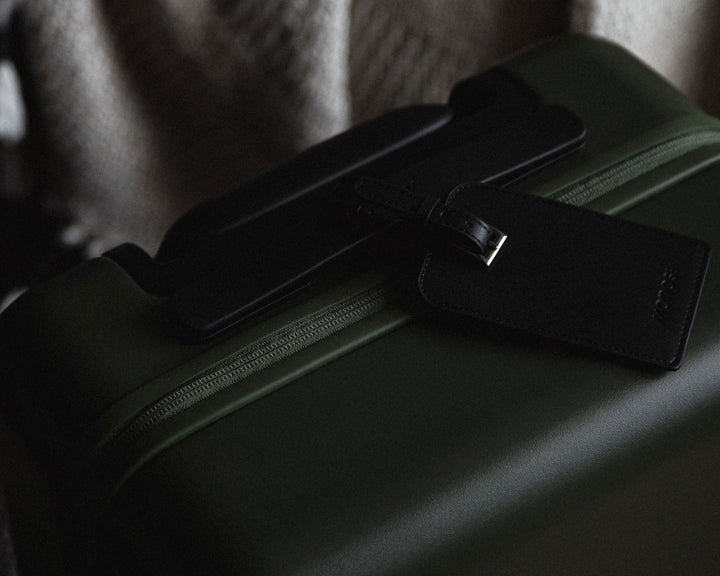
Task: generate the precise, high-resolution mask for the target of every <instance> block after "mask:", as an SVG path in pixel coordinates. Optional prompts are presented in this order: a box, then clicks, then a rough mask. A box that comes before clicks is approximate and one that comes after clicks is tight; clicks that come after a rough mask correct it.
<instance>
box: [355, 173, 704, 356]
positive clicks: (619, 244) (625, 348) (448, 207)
mask: <svg viewBox="0 0 720 576" xmlns="http://www.w3.org/2000/svg"><path fill="white" fill-rule="evenodd" d="M357 192H358V196H359V197H360V198H362V200H363V202H366V203H368V209H369V210H371V211H374V213H375V214H376V215H379V216H382V215H383V214H382V212H384V216H385V217H388V216H389V215H393V216H394V217H395V218H403V219H404V220H406V221H408V222H414V226H415V228H416V229H420V230H422V231H424V232H426V234H425V235H426V237H427V238H428V239H429V242H430V246H431V247H430V249H429V251H428V252H427V254H426V256H425V259H424V262H423V265H422V269H421V271H420V275H419V279H418V286H419V290H420V294H421V295H422V297H423V298H424V300H425V301H426V302H427V303H428V304H430V305H431V306H432V307H433V308H435V309H438V310H440V311H442V312H443V313H446V314H449V315H451V316H452V315H456V316H460V317H470V318H473V319H476V320H479V321H482V322H487V323H490V324H495V325H500V326H504V327H508V328H511V329H514V330H520V331H523V332H527V333H531V334H535V335H538V336H542V337H545V338H549V339H551V340H556V341H561V342H565V343H569V344H573V345H578V346H581V347H585V348H589V349H592V350H599V351H602V352H609V353H611V354H614V355H618V356H622V357H625V358H630V359H633V360H637V361H640V362H643V363H647V364H652V365H655V366H659V367H662V368H665V369H677V368H678V367H679V366H680V363H681V361H682V357H683V354H684V352H685V348H686V345H687V341H688V338H689V335H690V330H691V327H692V323H693V319H694V317H695V312H696V310H697V306H698V302H699V299H700V294H701V291H702V285H703V282H704V278H705V274H706V271H707V267H708V262H709V257H710V248H709V247H708V245H707V244H705V243H704V242H701V241H698V240H694V239H692V238H687V237H685V236H681V235H678V234H674V233H671V232H667V231H665V230H660V229H657V228H651V227H648V226H644V225H642V224H638V223H634V222H630V221H627V220H623V219H621V218H618V217H614V216H608V215H605V214H601V213H599V212H594V211H591V210H587V209H584V208H579V207H576V206H572V205H569V204H564V203H561V202H557V201H553V200H549V199H545V198H540V197H537V196H532V195H529V194H523V193H517V192H511V191H509V190H507V189H498V188H493V187H489V186H485V185H481V184H463V185H461V186H458V187H456V188H455V189H454V190H453V191H452V192H451V193H450V195H449V196H448V199H447V201H446V202H444V203H442V202H440V201H437V202H436V201H435V200H434V199H427V198H420V197H417V196H414V195H413V194H412V193H411V192H410V191H408V190H403V189H399V188H397V187H393V186H388V185H386V184H383V183H378V182H374V181H368V180H365V181H363V182H361V183H359V184H358V186H357ZM499 230H502V231H503V232H502V233H501V232H499ZM458 248H460V249H458ZM478 256H479V257H480V258H478ZM490 263H492V265H490Z"/></svg>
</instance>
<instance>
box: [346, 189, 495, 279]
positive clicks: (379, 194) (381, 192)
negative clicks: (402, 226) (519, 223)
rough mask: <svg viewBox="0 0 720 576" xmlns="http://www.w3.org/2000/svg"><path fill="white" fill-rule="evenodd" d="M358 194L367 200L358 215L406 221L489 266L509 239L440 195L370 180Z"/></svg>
mask: <svg viewBox="0 0 720 576" xmlns="http://www.w3.org/2000/svg"><path fill="white" fill-rule="evenodd" d="M355 194H356V195H357V196H358V197H360V198H362V199H363V200H364V201H365V203H361V204H358V205H357V207H356V209H357V210H358V211H359V212H361V213H364V214H366V215H368V216H380V217H384V218H385V219H389V218H392V217H395V218H400V219H402V220H407V221H409V222H411V223H412V224H414V225H415V226H416V227H417V228H419V229H420V230H422V233H423V234H424V235H425V236H427V237H431V238H434V239H435V240H439V241H444V242H448V243H450V244H452V245H453V246H455V247H457V248H459V249H461V250H463V251H464V252H467V253H468V254H471V255H473V256H475V257H476V258H477V259H479V260H480V261H482V262H483V263H484V264H485V265H486V266H490V264H492V261H493V260H494V259H495V256H497V254H498V252H499V251H500V248H502V245H503V243H504V242H505V240H506V239H507V236H506V235H505V234H504V233H503V232H501V231H500V230H498V229H497V228H495V227H494V226H492V225H491V224H488V223H486V222H484V221H483V220H481V219H480V218H478V217H477V216H476V215H475V214H473V213H472V212H469V211H468V210H465V209H464V208H462V207H459V206H455V205H453V204H451V203H446V202H443V201H442V200H441V199H440V198H439V197H438V196H433V195H426V196H421V195H417V194H413V193H412V192H411V191H410V190H407V189H405V188H401V187H399V186H395V185H392V184H389V183H387V182H384V181H381V180H371V179H367V178H363V179H361V180H359V181H358V182H357V183H356V184H355ZM379 212H382V213H380V214H379Z"/></svg>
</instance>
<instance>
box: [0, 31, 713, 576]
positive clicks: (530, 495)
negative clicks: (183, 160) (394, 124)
mask: <svg viewBox="0 0 720 576" xmlns="http://www.w3.org/2000/svg"><path fill="white" fill-rule="evenodd" d="M500 70H501V71H502V74H504V75H509V77H512V78H514V79H515V81H519V82H520V83H522V84H523V85H525V86H527V87H529V88H530V89H531V90H532V91H533V92H534V94H535V95H536V97H537V98H538V99H539V100H540V101H541V102H543V103H545V104H551V105H562V106H565V107H567V108H568V109H569V110H571V111H572V112H574V113H575V114H576V115H577V116H578V117H579V118H581V119H582V121H583V122H584V124H585V126H586V128H587V134H586V137H585V145H584V148H583V149H582V150H580V151H578V152H576V153H574V154H572V155H569V156H567V157H565V158H563V159H561V160H559V161H557V162H555V163H554V164H552V165H551V166H546V167H544V168H543V169H542V170H538V171H537V172H535V173H533V174H531V175H530V176H528V177H525V178H523V179H521V180H519V181H518V182H516V183H514V184H513V185H512V187H513V189H514V190H516V191H521V192H524V193H528V194H532V195H537V196H542V197H546V198H550V199H553V200H558V201H561V202H564V203H568V204H572V205H576V206H584V207H586V208H589V209H591V210H594V211H599V212H604V213H608V214H612V215H619V216H620V217H621V218H623V219H627V220H630V221H635V222H639V223H642V224H645V225H650V226H653V227H658V228H662V229H666V230H669V231H673V232H677V233H679V234H683V235H686V236H691V237H693V238H697V239H699V240H701V241H704V242H706V243H707V244H709V245H710V246H711V247H714V246H717V245H718V244H719V243H720V226H718V217H719V216H720V194H719V193H718V192H717V181H718V180H719V179H720V122H718V121H717V120H716V119H714V118H712V117H709V116H708V115H706V114H704V113H703V112H701V111H700V110H699V109H698V108H697V107H696V106H695V105H694V104H692V103H691V102H689V101H688V100H687V99H686V98H685V97H683V96H682V95H680V94H679V93H678V92H677V91H676V90H675V89H674V88H672V87H671V86H669V85H668V84H667V83H666V82H665V81H664V80H663V79H662V78H660V77H659V76H658V75H656V74H655V73H654V72H652V71H650V70H649V69H648V68H646V67H645V66H644V65H643V64H641V63H640V62H638V61H637V60H635V59H634V58H633V57H632V56H631V55H629V54H628V53H627V52H625V51H624V50H622V49H620V48H618V47H616V46H614V45H612V44H608V43H606V42H604V41H600V40H596V39H591V38H585V37H566V38H561V39H557V40H555V41H552V42H550V43H548V44H545V45H542V46H540V47H538V48H535V49H533V50H530V51H527V52H525V53H523V54H520V55H518V56H516V57H514V58H512V59H510V60H508V61H506V62H504V63H502V64H501V65H500ZM458 184H460V182H458ZM500 257H502V255H501V256H500ZM369 261H370V262H372V259H370V260H369ZM362 262H363V264H362V265H357V266H352V265H351V266H350V267H348V266H345V267H343V268H342V271H341V272H340V271H335V270H331V271H329V272H325V273H322V276H323V278H322V282H320V283H318V284H317V285H316V288H315V290H314V292H313V293H312V294H311V295H310V296H306V297H304V298H297V299H290V300H288V301H287V302H285V303H284V304H283V305H282V306H279V307H275V308H272V309H271V310H270V311H265V312H264V313H262V314H260V315H256V316H255V317H253V318H252V319H251V320H249V321H245V322H241V323H239V324H237V325H235V326H233V327H231V328H229V329H227V330H226V331H225V332H223V333H222V334H221V335H220V336H217V337H214V338H211V339H210V340H208V341H203V342H194V341H188V340H187V339H184V338H181V337H180V336H179V335H178V333H177V331H176V330H174V327H173V325H172V324H170V323H169V322H168V320H167V313H168V312H167V298H164V297H163V296H158V295H153V294H151V293H149V292H148V290H146V289H143V288H141V286H140V285H139V284H138V283H137V282H136V281H135V280H134V279H133V276H132V274H130V273H129V272H128V270H127V268H126V267H124V266H123V265H122V263H121V262H120V263H119V261H118V260H117V259H113V258H111V257H101V258H97V259H95V260H92V261H90V262H88V263H86V264H83V265H81V266H80V267H78V268H75V269H73V270H71V271H70V272H68V273H66V274H64V275H62V276H60V277H57V278H55V279H53V280H50V281H48V282H46V283H44V284H43V285H40V286H37V287H35V288H33V289H32V290H31V291H29V292H28V293H27V294H25V295H24V296H23V297H22V298H20V299H19V300H18V301H17V302H16V303H15V304H14V305H13V306H12V307H11V308H10V309H9V310H8V311H7V312H6V313H5V314H4V315H3V317H2V318H0V326H1V328H0V329H1V330H2V332H1V333H0V334H1V338H2V345H1V346H2V348H1V350H0V351H1V352H2V354H1V362H2V363H1V364H0V366H2V371H3V372H2V374H3V375H2V388H3V408H4V412H5V413H6V415H5V418H6V419H7V420H8V422H9V423H10V424H9V426H10V427H11V428H12V430H13V431H15V432H17V434H18V435H19V436H20V437H22V438H23V439H24V440H25V441H26V442H27V446H28V447H29V448H28V450H29V453H30V454H32V456H33V458H35V459H36V460H37V462H38V464H37V466H38V469H39V471H40V472H38V474H37V475H38V476H40V477H41V478H44V479H45V483H42V484H40V483H39V484H38V486H45V488H46V490H45V491H44V492H42V493H41V492H38V496H37V497H38V498H40V494H48V495H49V496H47V498H48V501H49V502H50V501H51V502H53V506H54V508H52V509H48V512H47V519H48V522H51V521H53V522H56V523H57V526H58V528H57V530H58V532H57V534H58V549H59V552H58V555H59V560H58V562H63V563H66V570H68V572H67V573H72V574H75V573H79V572H81V571H82V570H87V571H88V572H89V573H94V574H99V573H108V574H133V575H136V574H153V575H160V574H172V575H179V574H214V575H221V574H257V575H265V574H267V575H270V574H273V575H278V574H293V575H305V574H307V575H314V576H317V575H321V574H480V573H487V574H546V573H547V574H558V573H574V574H580V573H581V574H595V573H597V574H607V573H633V574H635V573H652V574H661V573H662V574H713V573H717V570H720V552H719V551H718V549H717V546H716V542H717V541H718V536H720V498H719V497H718V490H717V484H718V481H719V480H720V465H718V458H717V456H718V455H719V452H720V450H719V445H718V438H719V437H720V429H719V427H718V424H717V422H718V420H717V415H718V411H719V409H720V301H718V298H717V296H716V295H717V293H718V289H719V288H720V286H719V283H720V262H718V261H717V260H711V262H710V265H709V269H708V273H707V278H706V281H705V287H704V289H703V295H702V297H701V299H700V304H699V307H698V310H697V314H696V318H695V322H694V326H693V328H692V331H691V332H690V334H689V338H688V342H687V349H686V352H685V357H684V360H683V363H682V365H681V366H680V368H679V369H678V370H664V369H661V368H657V367H653V366H649V365H647V364H644V363H641V362H636V361H633V360H628V359H623V358H619V357H616V356H615V355H612V354H607V353H605V352H598V351H593V350H588V349H585V348H583V347H577V346H572V345H568V344H565V343H562V342H555V341H553V340H550V339H547V338H541V337H537V336H533V335H526V334H522V333H518V332H515V331H512V330H506V329H503V328H496V327H492V326H490V325H486V324H483V323H480V324H477V323H473V322H466V321H458V322H452V321H447V319H443V318H438V317H437V315H436V314H434V313H431V312H429V311H428V310H427V309H426V307H425V306H423V305H422V304H421V303H419V302H418V300H417V299H416V298H415V297H413V295H408V294H407V289H406V287H405V285H404V284H403V279H398V278H397V277H396V276H395V275H394V274H393V272H392V270H388V268H387V266H382V265H372V264H367V262H368V259H363V260H362ZM522 273H523V271H522V270H518V274H522ZM3 465H5V463H3ZM38 490H40V488H38ZM12 497H13V495H12V494H9V495H8V500H10V499H11V498H12ZM44 497H45V496H43V498H44ZM32 500H33V499H32V497H30V498H25V501H24V502H23V501H22V498H19V499H18V501H16V502H14V503H13V504H12V506H11V509H12V510H14V511H15V513H14V516H13V519H14V525H15V531H16V532H15V533H16V535H17V536H16V540H17V546H18V550H19V555H20V561H21V564H24V565H25V566H27V570H28V572H27V573H32V572H33V570H34V569H36V570H38V573H39V572H40V571H41V570H42V569H43V562H42V561H40V560H38V558H37V556H38V555H41V551H40V550H37V549H35V550H33V546H37V545H39V544H40V543H39V542H38V541H37V540H35V541H34V540H33V528H32V527H29V526H28V525H27V524H28V522H29V520H28V519H29V518H30V517H32V516H37V515H33V514H30V513H28V514H27V516H24V515H23V514H22V510H23V505H24V506H26V507H27V509H28V510H29V509H30V508H31V507H32V505H33V501H32ZM42 502H45V500H42ZM51 519H54V520H51ZM47 546H48V554H50V545H49V544H47ZM48 564H52V562H45V567H47V565H48ZM67 566H70V568H68V567H67ZM53 567H54V565H53Z"/></svg>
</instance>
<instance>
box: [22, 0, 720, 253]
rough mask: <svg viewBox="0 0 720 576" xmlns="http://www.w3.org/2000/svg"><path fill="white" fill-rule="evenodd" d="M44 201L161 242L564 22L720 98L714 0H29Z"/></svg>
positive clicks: (104, 240) (93, 224)
mask: <svg viewBox="0 0 720 576" xmlns="http://www.w3.org/2000/svg"><path fill="white" fill-rule="evenodd" d="M19 4H20V6H21V9H22V10H23V19H22V26H21V31H22V37H21V44H22V46H23V49H24V51H25V54H26V60H25V62H24V63H23V69H24V75H25V77H24V81H25V88H26V93H27V94H28V96H29V97H30V98H29V103H30V106H29V107H30V110H29V114H30V117H31V132H32V133H33V134H34V136H35V137H37V138H38V140H39V143H40V147H39V152H38V155H37V158H35V160H34V162H35V166H36V169H37V173H38V174H39V176H40V177H41V184H42V186H41V190H42V193H43V195H44V201H45V203H46V204H47V205H48V206H51V207H53V208H54V209H56V210H60V211H63V212H65V213H69V214H70V216H71V217H72V218H74V219H75V220H76V221H78V222H79V224H80V225H81V226H82V227H83V229H84V230H85V231H86V233H87V234H88V235H89V236H90V237H91V238H92V239H94V240H95V242H96V245H97V248H98V249H103V248H107V247H109V246H111V245H113V244H115V243H117V242H120V241H125V240H130V241H133V242H136V243H138V244H140V245H142V246H144V247H145V248H147V249H149V250H151V251H153V250H154V249H155V247H156V246H157V244H158V243H159V241H160V239H161V238H162V235H163V233H164V231H165V230H166V229H167V227H168V226H169V225H170V224H171V223H172V221H173V220H174V219H175V218H177V217H178V216H179V215H180V214H181V213H182V212H184V211H185V210H187V209H189V208H190V207H192V206H193V205H194V204H196V203H198V202H199V201H201V200H204V199H207V198H210V197H212V196H214V195H216V194H218V193H220V192H223V191H224V190H225V189H227V188H228V187H230V186H232V185H234V184H238V183H240V182H242V181H243V180H244V179H246V178H248V177H250V176H252V175H254V174H257V173H258V172H259V171H261V170H263V169H265V168H268V167H270V166H271V165H273V164H275V163H277V162H280V161H282V160H284V159H287V158H289V157H290V156H292V155H293V154H295V153H297V152H298V151H300V150H302V149H303V148H305V147H307V146H308V145H310V144H312V143H314V142H317V141H319V140H321V139H324V138H327V137H328V136H331V135H332V134H334V133H337V132H338V131H340V130H342V129H344V128H347V127H349V126H350V125H351V124H353V123H354V122H357V121H359V120H362V119H365V118H368V117H370V116H373V115H376V114H379V113H381V112H382V111H384V110H386V109H388V108H390V107H393V106H399V105H402V104H407V103H410V102H429V101H442V100H444V99H445V98H446V96H447V94H448V91H449V89H450V87H451V85H452V83H453V82H455V81H456V80H457V79H459V78H461V77H463V76H466V75H469V74H472V73H474V72H477V71H479V70H481V69H482V68H484V67H486V66H488V65H490V64H491V63H492V62H493V61H495V60H496V59H498V58H501V57H504V56H507V55H509V54H510V53H511V52H513V51H515V50H517V49H519V48H522V47H524V46H527V45H529V44H532V43H535V42H537V41H540V40H542V39H543V38H546V37H548V36H551V35H555V34H560V33H563V32H566V31H584V32H591V33H594V34H597V35H600V36H604V37H607V38H610V39H614V40H616V41H618V42H619V43H621V44H623V45H625V46H627V47H628V48H630V49H631V50H632V51H634V52H635V53H636V54H638V55H639V56H640V57H641V58H643V59H645V60H646V61H648V62H649V63H650V64H651V65H652V66H654V67H656V68H657V69H658V70H659V71H660V72H661V73H662V74H665V75H666V76H667V77H668V78H669V79H670V80H671V81H673V82H675V83H676V84H677V85H678V86H679V87H680V88H681V89H682V90H684V91H686V92H687V93H688V94H690V96H691V97H693V98H695V99H697V100H699V101H700V103H701V104H704V105H705V106H706V107H709V108H712V106H713V105H714V106H715V107H716V111H718V110H717V104H714V103H716V102H717V101H718V100H717V95H718V93H719V92H720V80H719V79H718V78H719V76H718V74H717V73H716V66H715V63H714V60H713V56H714V55H715V54H717V53H720V50H719V49H718V48H720V47H719V46H718V44H719V43H720V5H719V4H718V3H717V2H715V1H714V0H686V1H684V2H677V1H675V0H641V1H637V0H576V1H574V2H570V1H559V0H551V1H547V0H544V1H539V0H525V1H522V0H502V1H500V0H494V1H485V2H477V1H474V0H449V1H447V2H432V1H430V0H393V2H380V1H379V0H366V1H362V2H361V1H360V0H358V1H356V2H352V1H351V0H242V1H239V0H235V1H231V0H212V1H210V0H208V1H203V2H196V1H194V0H123V1H122V2H114V1H110V0H104V1H98V0H55V1H51V2H48V1H47V0H19Z"/></svg>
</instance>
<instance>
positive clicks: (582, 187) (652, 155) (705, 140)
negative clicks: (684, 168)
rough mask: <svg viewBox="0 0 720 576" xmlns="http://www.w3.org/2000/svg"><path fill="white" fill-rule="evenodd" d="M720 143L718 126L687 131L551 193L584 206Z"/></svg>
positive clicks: (553, 195)
mask: <svg viewBox="0 0 720 576" xmlns="http://www.w3.org/2000/svg"><path fill="white" fill-rule="evenodd" d="M718 143H720V130H717V129H705V130H698V131H697V132H692V133H690V134H683V135H681V136H677V137H675V138H672V139H670V140H666V141H665V142H661V143H660V144H657V145H656V146H653V147H652V148H648V149H647V150H644V151H643V152H640V153H638V154H636V155H634V156H631V157H630V158H627V159H625V160H622V161H621V162H618V163H616V164H614V165H612V166H611V167H609V168H606V169H604V170H602V171H601V172H599V173H597V174H594V175H592V176H589V177H588V178H585V179H584V180H580V181H579V182H576V183H574V184H571V185H570V186H567V187H565V188H562V189H560V190H558V191H556V192H554V193H553V194H551V195H550V196H549V198H552V199H553V200H558V201H560V202H566V203H567V204H573V205H575V206H583V205H584V204H587V203H589V202H592V201H593V200H596V199H597V198H600V197H601V196H603V195H604V194H606V193H607V192H609V191H610V190H613V189H615V188H617V187H618V186H621V185H623V184H625V183H627V182H629V181H630V180H633V179H635V178H638V177H640V176H642V175H643V174H646V173H648V172H650V171H651V170H654V169H656V168H658V167H659V166H662V165H663V164H666V163H668V162H670V161H672V160H674V159H676V158H679V157H680V156H684V155H685V154H687V153H689V152H692V151H693V150H696V149H697V148H702V147H703V146H710V145H712V144H718Z"/></svg>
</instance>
